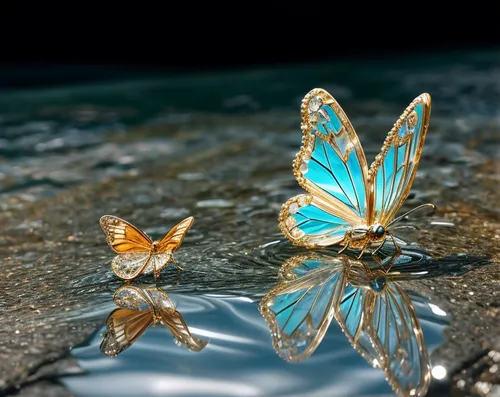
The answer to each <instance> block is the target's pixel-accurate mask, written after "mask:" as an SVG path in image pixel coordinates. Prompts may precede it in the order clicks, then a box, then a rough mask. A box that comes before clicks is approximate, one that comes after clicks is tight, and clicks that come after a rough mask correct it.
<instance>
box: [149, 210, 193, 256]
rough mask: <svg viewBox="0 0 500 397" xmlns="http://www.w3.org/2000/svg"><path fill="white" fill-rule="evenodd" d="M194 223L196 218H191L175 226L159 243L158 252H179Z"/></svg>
mask: <svg viewBox="0 0 500 397" xmlns="http://www.w3.org/2000/svg"><path fill="white" fill-rule="evenodd" d="M193 222H194V218H193V217H192V216H190V217H189V218H186V219H184V220H183V221H181V222H179V223H178V224H177V225H175V226H174V227H173V228H172V230H170V231H169V232H168V233H167V235H166V236H165V237H163V238H162V239H161V240H160V242H159V243H158V252H160V253H163V252H167V251H168V252H172V253H173V252H175V251H177V249H178V248H179V247H180V246H181V244H182V241H183V240H184V237H185V236H186V233H187V232H188V230H189V228H190V227H191V225H192V224H193Z"/></svg>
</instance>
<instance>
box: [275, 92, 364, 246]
mask: <svg viewBox="0 0 500 397" xmlns="http://www.w3.org/2000/svg"><path fill="white" fill-rule="evenodd" d="M302 131H303V133H304V136H303V144H302V147H301V149H300V151H299V153H298V154H297V157H296V159H295V162H294V174H295V177H296V178H297V181H298V182H299V184H300V186H302V187H303V188H304V189H305V190H306V191H307V192H308V193H309V194H308V195H299V196H297V197H294V198H292V199H290V200H288V201H287V202H286V203H285V204H284V205H283V207H282V210H281V213H280V217H279V222H280V228H281V230H282V231H283V233H284V235H285V236H286V237H287V238H289V239H290V240H291V241H292V242H293V243H294V244H296V245H302V246H306V247H311V248H313V247H322V246H327V245H331V244H335V243H339V242H340V241H342V240H343V238H344V236H345V232H346V230H347V228H348V227H349V226H350V225H356V224H364V223H366V221H364V219H365V218H366V217H367V208H368V207H367V204H368V200H367V198H368V195H367V194H368V193H367V190H366V186H368V185H367V181H368V166H367V162H366V158H365V154H364V152H363V149H362V147H361V144H360V142H359V139H358V136H357V135H356V132H355V131H354V129H353V127H352V125H351V123H350V121H349V119H348V118H347V116H346V114H345V113H344V111H343V110H342V108H341V107H340V106H339V104H338V103H337V101H336V100H335V99H334V98H333V97H332V96H331V95H330V94H329V93H328V92H326V91H324V90H322V89H318V88H316V89H313V90H311V91H310V92H309V93H308V94H307V95H306V96H305V97H304V100H303V101H302Z"/></svg>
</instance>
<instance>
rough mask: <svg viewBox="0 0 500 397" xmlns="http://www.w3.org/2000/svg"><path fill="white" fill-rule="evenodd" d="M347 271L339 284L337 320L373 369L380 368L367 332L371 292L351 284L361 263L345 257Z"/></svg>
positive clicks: (336, 306)
mask: <svg viewBox="0 0 500 397" xmlns="http://www.w3.org/2000/svg"><path fill="white" fill-rule="evenodd" d="M342 258H343V260H344V263H345V264H346V269H347V270H346V271H345V272H344V274H343V275H342V280H339V283H340V284H341V285H342V289H341V293H340V294H339V299H338V300H337V302H335V312H334V315H335V319H336V320H337V322H338V324H339V326H340V328H341V329H342V331H343V332H344V334H345V336H346V337H347V339H348V340H349V342H350V343H351V345H352V346H353V347H354V348H355V349H356V351H357V352H358V353H359V354H360V355H361V356H362V357H363V358H364V359H365V360H366V361H368V362H369V363H370V364H371V365H372V366H373V367H379V366H380V361H381V360H380V357H379V353H378V351H377V350H376V349H375V346H374V344H373V342H372V340H371V339H370V336H369V335H368V333H367V332H366V329H365V327H366V322H367V313H366V309H367V306H368V304H369V302H370V293H371V292H370V291H369V290H367V289H366V288H362V287H360V286H356V285H354V284H353V283H352V282H351V274H352V273H353V268H354V269H356V268H358V269H359V266H358V265H359V262H357V261H355V260H354V259H351V258H349V257H346V256H343V257H342Z"/></svg>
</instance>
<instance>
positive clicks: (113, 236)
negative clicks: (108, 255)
mask: <svg viewBox="0 0 500 397" xmlns="http://www.w3.org/2000/svg"><path fill="white" fill-rule="evenodd" d="M99 223H100V225H101V228H102V230H103V232H104V234H105V235H106V242H107V243H108V245H109V246H110V247H111V249H112V250H113V251H115V252H116V253H117V254H121V253H125V252H129V253H131V252H149V251H150V249H151V244H152V241H151V239H150V238H149V237H148V236H147V235H146V234H145V233H144V232H143V231H141V230H140V229H138V228H136V227H135V226H134V225H132V224H131V223H129V222H127V221H125V220H123V219H120V218H118V217H116V216H113V215H104V216H102V217H101V219H100V220H99Z"/></svg>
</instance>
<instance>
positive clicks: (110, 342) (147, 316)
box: [100, 308, 154, 357]
mask: <svg viewBox="0 0 500 397" xmlns="http://www.w3.org/2000/svg"><path fill="white" fill-rule="evenodd" d="M153 323H154V321H153V311H152V310H131V309H122V308H119V309H115V310H113V311H112V312H111V313H110V314H109V315H108V318H107V319H106V332H105V334H104V338H103V340H102V342H101V346H100V350H101V352H103V353H104V354H106V355H108V356H111V357H114V356H117V355H118V354H120V353H121V352H123V351H124V350H126V349H127V348H129V347H130V346H132V344H133V343H134V342H135V341H136V340H137V339H138V338H139V337H140V336H141V335H142V334H143V333H144V331H146V329H147V328H148V327H149V326H150V325H151V324H153Z"/></svg>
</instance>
